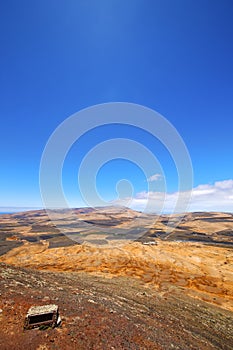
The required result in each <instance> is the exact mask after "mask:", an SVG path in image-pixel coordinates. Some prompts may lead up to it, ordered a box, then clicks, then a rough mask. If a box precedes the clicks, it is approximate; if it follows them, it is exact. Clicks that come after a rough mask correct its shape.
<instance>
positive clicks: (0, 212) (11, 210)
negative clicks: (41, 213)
mask: <svg viewBox="0 0 233 350" xmlns="http://www.w3.org/2000/svg"><path fill="white" fill-rule="evenodd" d="M39 209H41V208H39V207H36V208H31V207H0V215H3V214H13V213H17V212H23V211H28V210H39Z"/></svg>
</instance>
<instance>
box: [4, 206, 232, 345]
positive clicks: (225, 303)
mask: <svg viewBox="0 0 233 350" xmlns="http://www.w3.org/2000/svg"><path fill="white" fill-rule="evenodd" d="M58 214H59V218H60V213H58ZM62 215H63V216H62V220H60V219H59V220H60V225H63V226H64V227H65V229H68V230H69V232H70V235H68V236H66V235H64V232H62V231H60V230H59V228H58V227H57V226H56V225H54V223H52V222H51V221H49V219H48V216H47V214H46V212H45V211H33V212H25V213H17V214H12V215H2V216H0V349H6V350H8V349H13V350H14V349H15V350H17V349H19V350H20V349H36V350H39V349H40V350H43V349H44V350H45V349H61V350H63V349H64V350H65V349H81V350H82V349H85V350H88V349H93V350H98V349H103V350H104V349H106V350H108V349H109V350H110V349H117V350H118V349H119V350H121V349H155V350H156V349H165V350H167V349H168V350H169V349H184V350H189V349H201V350H202V349H229V350H230V349H232V348H233V328H232V324H233V322H232V321H233V249H232V247H233V216H232V214H227V213H189V214H186V215H185V216H183V217H182V218H180V217H178V219H177V217H176V216H173V217H168V216H161V217H159V218H157V219H156V223H154V224H153V225H151V216H150V215H142V216H141V214H140V213H139V214H138V213H137V212H134V211H131V210H128V209H127V210H125V209H124V208H120V209H119V208H117V209H116V208H110V209H108V210H106V208H104V209H103V208H99V209H98V210H94V209H91V208H86V209H75V211H74V212H73V214H72V215H70V212H64V213H62ZM74 215H75V217H77V218H78V227H79V228H81V231H80V232H81V236H82V237H84V239H85V241H84V242H83V243H82V244H80V243H79V242H77V241H76V240H72V239H71V238H72V237H73V235H76V234H79V233H78V232H76V231H77V227H76V220H74ZM177 220H178V221H179V223H178V224H177ZM87 222H88V225H91V228H92V225H98V227H99V231H98V232H92V229H91V228H90V227H89V226H88V227H89V228H87V227H86V223H87ZM138 223H140V225H141V227H142V228H143V232H144V234H143V235H142V236H141V237H139V236H137V235H136V236H137V239H136V240H135V241H132V240H127V239H123V240H119V239H118V240H116V239H115V238H116V237H115V236H114V234H113V235H112V234H111V239H110V236H109V235H108V234H107V235H106V232H108V229H109V228H112V227H115V228H118V229H121V228H123V229H124V228H127V227H131V228H132V231H131V236H130V237H133V235H134V233H135V232H136V231H135V230H136V228H137V225H138ZM60 227H61V226H60ZM172 227H173V228H174V229H173V230H172V231H171V230H170V229H171V228H172ZM82 229H83V231H82ZM145 229H146V230H145ZM102 230H103V232H102ZM99 236H100V237H101V239H99ZM93 237H94V238H93ZM89 238H90V241H91V242H90V241H89ZM112 238H113V240H112ZM124 238H125V237H124ZM104 240H105V242H104V243H105V244H102V243H103V241H104ZM93 242H97V243H99V242H101V244H93ZM50 303H55V304H57V305H58V306H59V308H60V314H61V318H62V324H61V326H60V327H58V328H55V329H46V330H44V331H42V330H38V329H35V330H27V331H26V330H25V331H24V330H23V324H24V318H25V315H26V313H27V311H28V309H29V307H30V306H32V305H35V306H36V305H47V304H50Z"/></svg>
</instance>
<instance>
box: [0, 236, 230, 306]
mask: <svg viewBox="0 0 233 350" xmlns="http://www.w3.org/2000/svg"><path fill="white" fill-rule="evenodd" d="M48 246H49V244H48V243H47V242H41V243H37V244H31V243H28V242H26V243H25V244H24V245H23V246H20V247H18V248H15V249H12V250H11V251H9V252H8V253H7V254H5V255H3V256H1V257H0V262H5V263H7V264H13V265H15V266H21V267H29V268H33V269H39V270H50V271H66V272H68V271H69V272H76V273H77V272H84V271H85V272H89V273H92V274H104V275H105V276H107V277H111V276H132V277H135V278H139V279H141V281H142V282H143V283H148V284H150V285H153V286H154V287H155V288H156V289H157V290H158V291H159V292H161V293H164V294H166V293H167V292H172V290H173V288H180V290H181V292H182V293H183V292H185V293H188V294H189V295H192V296H194V297H196V298H200V299H202V300H205V301H208V302H211V303H215V304H218V305H220V306H222V307H224V308H227V309H231V310H233V251H232V249H228V248H222V247H215V246H206V245H202V244H201V243H189V242H164V241H159V242H158V244H157V245H153V246H152V245H151V246H150V245H143V244H141V243H137V242H132V243H124V242H123V243H122V244H119V246H118V247H116V246H114V247H112V248H111V247H110V246H109V247H106V246H104V247H97V246H91V245H88V244H83V245H75V246H70V247H60V248H53V249H48Z"/></svg>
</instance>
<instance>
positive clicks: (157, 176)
mask: <svg viewBox="0 0 233 350" xmlns="http://www.w3.org/2000/svg"><path fill="white" fill-rule="evenodd" d="M161 177H162V175H161V174H154V175H151V176H150V177H149V178H148V179H147V180H148V181H149V182H153V181H158V180H160V179H161Z"/></svg>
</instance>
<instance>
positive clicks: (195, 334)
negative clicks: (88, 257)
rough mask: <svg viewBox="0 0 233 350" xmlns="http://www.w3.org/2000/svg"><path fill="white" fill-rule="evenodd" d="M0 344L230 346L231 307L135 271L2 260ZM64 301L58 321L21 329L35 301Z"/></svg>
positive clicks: (232, 336) (12, 346)
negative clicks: (42, 267)
mask: <svg viewBox="0 0 233 350" xmlns="http://www.w3.org/2000/svg"><path fill="white" fill-rule="evenodd" d="M0 278H1V279H0V290H1V298H0V324H1V327H0V348H1V349H5V350H8V349H9V350H10V349H11V350H12V349H13V350H14V349H19V350H20V349H28V350H31V349H32V350H34V349H37V350H39V349H41V350H42V349H44V350H45V349H61V350H65V349H80V350H82V349H83V350H87V349H94V350H97V349H101V350H102V349H106V350H108V349H109V350H110V349H117V350H121V349H138V350H141V349H151V350H156V349H166V350H167V349H168V350H169V349H187V350H188V349H200V350H202V349H205V350H207V349H226V350H227V349H229V350H230V349H232V344H233V328H232V320H233V319H232V313H231V312H230V311H227V310H224V309H222V308H219V307H216V306H213V305H210V304H209V303H206V302H203V301H200V300H196V299H193V298H191V297H188V296H186V295H184V294H183V293H182V290H179V289H178V288H173V289H172V290H170V292H169V293H168V292H167V293H166V292H161V291H158V290H156V289H155V288H153V287H152V286H149V285H147V286H146V285H145V284H144V283H142V282H141V281H140V280H137V279H134V278H131V277H127V278H125V277H113V278H104V277H101V276H93V275H90V274H86V273H81V274H76V273H53V272H41V271H35V270H30V269H23V268H18V267H12V266H9V265H5V264H3V263H2V264H1V265H0ZM50 303H55V304H57V305H59V308H60V315H61V318H62V324H61V326H59V327H58V328H55V329H47V330H38V329H34V330H25V331H24V330H23V323H24V317H25V315H26V313H27V310H28V308H29V307H30V306H32V305H44V304H50Z"/></svg>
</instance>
